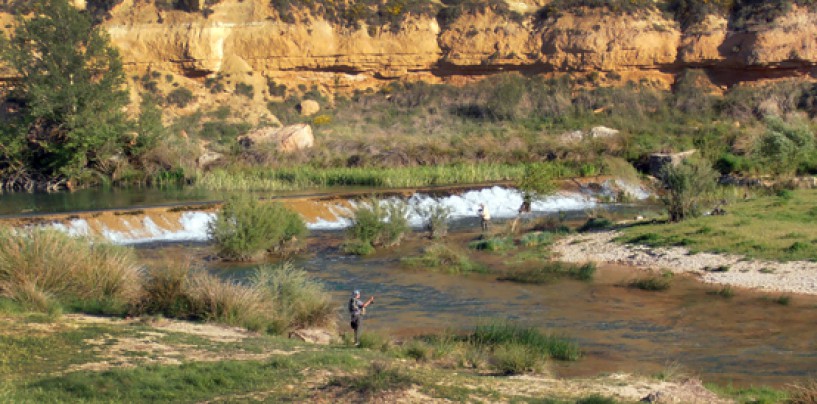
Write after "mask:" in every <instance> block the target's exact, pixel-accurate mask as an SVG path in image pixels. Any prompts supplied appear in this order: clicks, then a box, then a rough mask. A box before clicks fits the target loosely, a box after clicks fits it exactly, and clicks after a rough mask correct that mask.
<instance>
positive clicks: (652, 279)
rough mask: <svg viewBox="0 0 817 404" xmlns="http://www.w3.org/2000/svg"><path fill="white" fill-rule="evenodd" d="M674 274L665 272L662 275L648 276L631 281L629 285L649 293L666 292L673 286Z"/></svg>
mask: <svg viewBox="0 0 817 404" xmlns="http://www.w3.org/2000/svg"><path fill="white" fill-rule="evenodd" d="M672 278H673V274H672V272H664V273H662V274H653V275H647V276H644V277H641V278H638V279H634V280H632V281H630V283H629V284H628V285H629V286H630V287H631V288H636V289H641V290H647V291H664V290H667V289H669V288H670V286H672Z"/></svg>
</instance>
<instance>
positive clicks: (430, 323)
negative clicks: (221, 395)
mask: <svg viewBox="0 0 817 404" xmlns="http://www.w3.org/2000/svg"><path fill="white" fill-rule="evenodd" d="M173 198H175V197H173ZM173 198H168V200H172V199H173ZM206 199H208V197H207V196H206V195H205V196H202V200H206ZM5 200H7V199H5ZM5 200H2V201H5ZM176 201H178V199H177V200H176ZM407 201H408V203H409V206H410V221H411V223H412V224H413V225H415V227H417V226H419V225H420V224H421V223H420V222H421V219H420V214H421V212H422V210H423V209H424V208H427V207H428V206H431V205H433V204H440V205H443V206H447V207H448V208H449V209H450V210H451V212H452V215H453V216H454V217H455V218H456V221H455V223H454V226H453V229H454V231H455V232H457V233H458V234H459V236H458V237H461V238H462V237H464V238H466V239H467V238H469V237H476V233H473V229H475V228H476V227H477V226H478V224H477V221H476V219H475V218H474V216H475V210H476V207H477V205H478V204H479V203H481V202H483V201H487V202H488V203H489V205H488V207H489V209H491V210H492V213H493V214H494V215H495V217H497V218H499V219H502V218H509V217H512V216H514V215H515V210H516V208H517V207H518V205H519V203H520V202H521V195H520V194H519V193H518V192H516V191H514V190H509V189H505V188H499V187H494V188H487V189H480V190H469V191H463V192H459V193H456V194H449V195H431V194H419V195H413V196H411V197H410V198H408V200H407ZM361 203H364V202H361V201H348V200H347V201H338V200H336V199H325V200H320V201H315V200H312V201H310V202H309V203H307V202H304V200H303V199H296V200H294V201H293V202H292V204H293V207H294V208H296V209H300V211H302V212H301V213H302V214H303V215H304V217H306V218H308V221H309V222H310V227H311V228H312V229H313V234H312V235H311V237H310V240H309V243H310V248H309V251H311V253H309V254H308V255H307V256H305V257H301V258H299V259H298V261H297V262H296V263H297V264H299V265H300V266H302V267H304V268H305V269H306V270H308V271H309V272H310V273H312V274H313V275H314V276H315V277H317V278H318V279H320V280H321V281H323V282H324V283H325V285H326V287H327V289H329V290H330V291H331V293H332V295H333V297H334V299H335V301H337V303H338V316H339V319H340V323H341V324H342V325H345V315H344V313H343V307H344V306H345V304H346V300H347V299H348V296H349V292H350V291H351V290H352V289H355V288H359V289H361V290H362V291H363V294H364V297H368V296H369V295H372V294H373V295H376V296H377V301H376V303H375V305H374V306H373V307H372V308H371V310H369V314H368V316H367V318H366V321H365V324H364V327H365V330H366V331H375V330H378V331H381V332H388V333H390V334H393V335H397V336H409V335H417V334H424V333H430V332H438V331H443V330H446V329H453V330H455V331H462V332H465V331H467V330H469V329H472V328H473V326H474V325H476V324H478V323H480V322H482V321H488V320H489V319H509V320H514V321H519V322H522V323H525V324H530V325H535V326H537V327H541V328H542V329H544V330H548V331H552V332H556V333H559V334H563V335H565V336H569V337H571V338H574V339H575V340H576V341H578V343H579V344H580V345H581V347H582V349H583V350H584V352H585V356H584V358H583V359H582V360H580V361H578V362H573V363H556V364H554V367H555V371H556V372H557V373H558V374H560V375H563V376H586V375H595V374H599V373H605V372H614V371H626V372H637V373H644V374H656V373H658V372H660V371H662V370H663V369H665V368H666V367H668V366H673V365H674V364H679V365H681V366H682V367H683V368H685V369H686V370H687V371H688V372H690V373H692V374H696V375H700V376H701V377H702V378H703V379H704V380H706V381H716V382H721V383H727V382H733V383H735V384H738V385H751V384H755V385H757V384H772V385H782V384H785V383H791V382H795V381H798V380H800V379H801V378H803V377H805V376H809V375H813V374H815V373H817V327H815V325H817V297H809V296H794V297H793V298H792V303H791V304H790V305H787V306H784V305H780V304H777V303H775V302H774V301H773V298H775V297H777V296H773V295H772V296H770V295H764V294H759V293H755V292H751V291H744V290H738V291H737V293H736V295H735V296H734V297H733V298H731V299H725V298H722V297H720V296H717V295H714V294H712V292H713V290H715V287H714V286H710V285H704V284H702V283H700V282H697V281H695V280H694V279H691V278H684V277H681V278H680V279H677V280H676V282H675V283H674V285H673V287H672V288H671V289H670V290H669V291H667V292H646V291H641V290H635V289H630V288H627V287H624V286H622V285H623V284H625V283H626V282H627V281H628V280H630V279H632V278H634V277H635V276H636V274H634V272H633V269H631V268H622V267H616V266H603V267H601V268H600V270H599V271H598V272H597V276H596V279H595V280H594V281H592V282H589V283H585V282H577V281H570V280H563V281H558V282H555V283H552V284H548V285H521V284H515V283H511V282H500V281H497V280H496V277H495V276H489V275H469V276H463V275H446V274H439V273H433V272H427V271H423V270H417V269H410V268H406V267H405V266H403V265H401V264H400V262H399V257H401V256H407V255H411V254H416V253H417V252H418V251H419V249H420V245H419V244H418V242H414V243H407V244H406V245H404V246H403V247H401V248H400V249H398V250H396V251H391V252H389V253H388V254H386V255H376V256H374V257H367V258H359V257H349V256H345V255H343V254H340V253H339V252H338V249H337V245H338V244H339V242H340V240H341V239H342V232H339V231H337V230H334V231H333V230H327V229H340V228H342V227H344V226H346V225H348V215H349V212H350V211H351V209H354V207H355V206H356V205H359V204H361ZM533 208H534V211H535V212H534V215H546V214H549V215H553V216H556V212H563V213H564V212H567V213H565V214H562V217H563V218H565V217H566V218H570V217H581V216H582V215H583V214H584V212H585V211H586V210H588V209H607V208H610V206H607V205H601V204H598V203H597V202H596V200H595V199H594V198H592V197H589V196H588V195H586V194H578V193H572V194H562V195H559V196H557V197H554V198H551V199H549V200H546V201H542V202H540V203H538V204H535V205H534V207H533ZM9 210H10V209H9ZM613 210H614V211H617V212H619V213H620V214H621V215H624V216H625V217H627V216H632V215H634V214H639V213H641V212H643V211H645V210H649V208H648V207H644V206H640V205H637V206H632V207H620V206H613ZM13 213H20V212H19V210H18V211H17V212H13ZM106 214H107V213H105V214H103V213H93V214H90V215H85V216H83V215H73V214H72V215H68V216H66V217H64V218H57V219H53V222H51V225H52V226H54V227H56V228H62V229H63V230H65V231H68V232H69V233H73V234H89V233H92V235H101V236H103V237H107V238H108V239H110V240H112V241H115V242H120V243H123V244H133V243H136V244H138V251H139V254H140V255H141V256H143V257H144V258H145V259H147V260H151V259H155V258H157V257H162V256H173V257H178V256H182V255H190V256H193V257H194V258H195V259H196V260H197V261H198V262H201V263H202V265H205V266H206V267H207V268H208V269H210V270H211V271H214V272H217V273H219V274H222V275H223V276H225V277H230V278H243V277H245V276H246V275H247V273H248V271H250V270H251V269H252V268H251V267H249V266H246V265H229V264H224V263H219V262H217V261H210V260H208V259H206V258H207V257H208V256H209V255H210V254H212V249H211V247H210V246H209V245H208V244H207V243H206V241H203V240H206V231H205V229H206V224H207V222H208V221H209V220H211V219H212V210H211V211H196V210H192V211H188V210H184V211H178V212H177V211H170V210H167V211H162V212H159V213H156V212H152V211H148V210H146V211H144V212H142V211H136V212H134V211H130V212H127V213H121V212H120V213H116V212H114V213H110V214H108V216H105V215H106ZM103 218H104V220H102V219H103ZM49 220H52V219H49ZM95 220H96V221H95ZM499 221H500V222H501V220H499ZM44 223H45V224H47V222H44ZM44 223H39V224H40V225H43V224H44ZM501 225H502V224H501V223H496V224H495V226H501ZM172 240H175V241H176V242H167V241H172ZM180 240H184V241H183V242H179V241H180ZM193 240H199V241H193ZM480 254H481V253H480ZM481 259H483V260H487V261H488V262H489V263H490V262H491V261H492V260H493V261H494V262H495V263H497V264H498V265H499V264H500V263H504V262H503V261H507V260H510V259H511V258H510V257H504V256H501V255H499V256H497V255H490V254H482V256H481ZM504 264H505V265H507V263H504Z"/></svg>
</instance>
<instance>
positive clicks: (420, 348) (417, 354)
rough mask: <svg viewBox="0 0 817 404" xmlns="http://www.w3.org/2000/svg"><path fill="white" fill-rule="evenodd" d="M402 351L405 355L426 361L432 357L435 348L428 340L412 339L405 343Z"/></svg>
mask: <svg viewBox="0 0 817 404" xmlns="http://www.w3.org/2000/svg"><path fill="white" fill-rule="evenodd" d="M402 351H403V353H404V355H406V356H407V357H409V358H412V359H414V360H416V361H418V362H425V361H427V360H429V359H431V357H432V355H433V352H434V349H433V348H432V347H431V345H430V344H429V343H428V342H426V341H423V340H419V339H412V340H411V341H409V342H407V343H406V344H404V345H403V347H402Z"/></svg>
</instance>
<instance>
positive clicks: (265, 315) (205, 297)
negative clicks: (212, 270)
mask: <svg viewBox="0 0 817 404" xmlns="http://www.w3.org/2000/svg"><path fill="white" fill-rule="evenodd" d="M185 295H186V297H187V300H188V304H189V314H190V317H192V318H194V319H201V320H206V321H215V322H218V323H221V324H228V325H234V326H240V327H244V328H247V329H250V330H253V331H265V330H266V328H267V327H266V326H267V324H269V323H270V321H271V320H272V318H273V316H274V315H275V313H274V312H271V311H270V309H271V307H270V305H269V300H267V299H266V298H265V296H264V295H263V293H262V292H261V290H259V289H258V288H253V287H247V286H244V285H240V284H237V283H233V282H228V281H225V280H223V279H220V278H217V277H215V276H214V275H211V274H209V273H207V272H196V273H194V274H193V275H192V276H191V277H190V278H189V279H188V282H187V286H186V291H185Z"/></svg>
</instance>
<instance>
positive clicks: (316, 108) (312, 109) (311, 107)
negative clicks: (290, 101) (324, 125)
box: [298, 100, 321, 116]
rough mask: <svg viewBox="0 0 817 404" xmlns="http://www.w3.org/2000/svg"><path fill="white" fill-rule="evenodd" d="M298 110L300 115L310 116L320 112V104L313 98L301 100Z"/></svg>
mask: <svg viewBox="0 0 817 404" xmlns="http://www.w3.org/2000/svg"><path fill="white" fill-rule="evenodd" d="M298 110H299V111H301V115H302V116H312V115H315V114H317V113H318V112H320V110H321V105H320V104H318V102H317V101H314V100H303V101H301V104H300V105H298Z"/></svg>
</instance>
